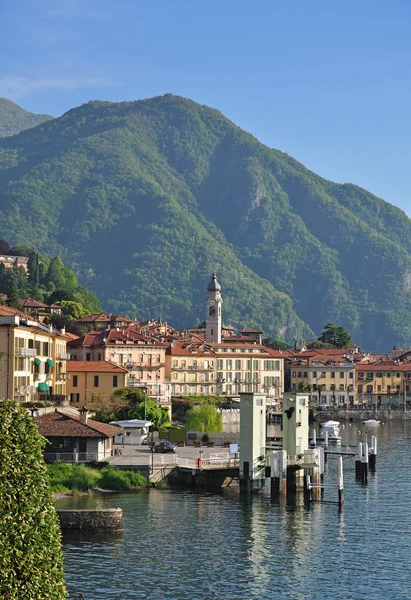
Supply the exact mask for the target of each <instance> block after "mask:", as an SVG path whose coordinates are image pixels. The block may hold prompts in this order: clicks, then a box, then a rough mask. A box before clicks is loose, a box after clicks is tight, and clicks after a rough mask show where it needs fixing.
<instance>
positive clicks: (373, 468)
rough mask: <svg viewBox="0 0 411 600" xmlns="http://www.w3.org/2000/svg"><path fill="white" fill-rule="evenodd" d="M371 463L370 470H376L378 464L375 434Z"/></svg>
mask: <svg viewBox="0 0 411 600" xmlns="http://www.w3.org/2000/svg"><path fill="white" fill-rule="evenodd" d="M369 464H370V471H375V468H376V466H377V438H376V436H375V435H372V436H371V447H370V455H369Z"/></svg>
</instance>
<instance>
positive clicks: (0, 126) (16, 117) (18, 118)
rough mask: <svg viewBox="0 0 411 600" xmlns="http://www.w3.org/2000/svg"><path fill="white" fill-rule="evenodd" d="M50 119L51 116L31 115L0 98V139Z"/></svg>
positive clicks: (13, 103)
mask: <svg viewBox="0 0 411 600" xmlns="http://www.w3.org/2000/svg"><path fill="white" fill-rule="evenodd" d="M51 119H53V117H52V116H51V115H41V114H36V113H32V112H30V111H28V110H24V108H21V106H19V105H18V104H16V103H15V102H13V101H12V100H9V99H8V98H0V138H4V137H10V136H12V135H17V134H18V133H20V132H21V131H25V130H27V129H31V128H32V127H36V126H37V125H41V123H44V122H46V121H49V120H51Z"/></svg>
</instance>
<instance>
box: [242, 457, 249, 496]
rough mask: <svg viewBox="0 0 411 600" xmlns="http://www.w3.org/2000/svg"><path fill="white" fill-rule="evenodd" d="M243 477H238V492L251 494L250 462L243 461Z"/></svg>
mask: <svg viewBox="0 0 411 600" xmlns="http://www.w3.org/2000/svg"><path fill="white" fill-rule="evenodd" d="M243 465H244V466H243V477H242V479H240V494H251V482H250V463H249V462H248V461H244V463H243Z"/></svg>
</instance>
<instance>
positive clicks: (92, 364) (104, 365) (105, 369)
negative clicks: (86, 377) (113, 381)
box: [66, 360, 128, 373]
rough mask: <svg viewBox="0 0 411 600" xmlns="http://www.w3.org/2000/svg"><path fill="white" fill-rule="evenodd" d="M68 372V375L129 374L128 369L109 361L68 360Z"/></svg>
mask: <svg viewBox="0 0 411 600" xmlns="http://www.w3.org/2000/svg"><path fill="white" fill-rule="evenodd" d="M66 370H67V373H128V369H125V368H124V367H119V366H118V365H115V364H114V363H112V362H110V361H108V360H68V361H67V362H66Z"/></svg>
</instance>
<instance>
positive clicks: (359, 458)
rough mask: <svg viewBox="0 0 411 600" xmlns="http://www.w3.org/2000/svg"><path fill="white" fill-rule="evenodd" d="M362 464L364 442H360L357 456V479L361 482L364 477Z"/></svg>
mask: <svg viewBox="0 0 411 600" xmlns="http://www.w3.org/2000/svg"><path fill="white" fill-rule="evenodd" d="M361 462H362V442H358V445H357V454H356V456H355V478H356V479H358V480H360V479H361V477H362V475H361V473H362V469H361Z"/></svg>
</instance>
